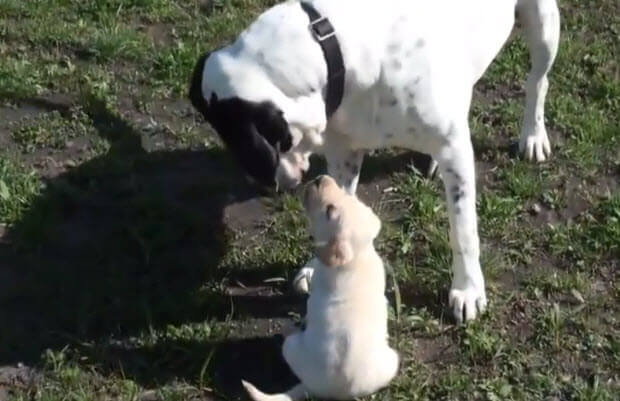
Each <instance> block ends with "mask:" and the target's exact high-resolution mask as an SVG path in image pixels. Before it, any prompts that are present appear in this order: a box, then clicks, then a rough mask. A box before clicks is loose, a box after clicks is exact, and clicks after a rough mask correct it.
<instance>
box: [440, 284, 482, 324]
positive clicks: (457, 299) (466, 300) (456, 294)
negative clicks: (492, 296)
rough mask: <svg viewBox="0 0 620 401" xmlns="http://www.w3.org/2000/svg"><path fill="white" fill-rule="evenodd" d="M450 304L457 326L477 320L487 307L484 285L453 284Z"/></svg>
mask: <svg viewBox="0 0 620 401" xmlns="http://www.w3.org/2000/svg"><path fill="white" fill-rule="evenodd" d="M449 302H450V307H451V308H452V313H453V315H454V319H455V320H456V323H457V324H462V323H463V322H464V321H465V322H467V321H470V320H473V319H475V318H476V316H478V315H480V314H481V313H482V312H484V310H485V309H486V307H487V297H486V294H485V291H484V284H482V286H475V285H472V284H471V283H463V284H461V283H457V282H453V283H452V289H451V290H450V295H449Z"/></svg>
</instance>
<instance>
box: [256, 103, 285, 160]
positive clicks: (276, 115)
mask: <svg viewBox="0 0 620 401" xmlns="http://www.w3.org/2000/svg"><path fill="white" fill-rule="evenodd" d="M253 120H254V124H256V128H258V131H259V132H260V134H261V135H262V136H263V137H265V139H267V141H268V142H269V143H270V144H271V145H272V146H276V144H277V143H279V144H280V151H281V152H287V151H288V150H289V149H290V148H291V147H292V146H293V136H292V135H291V131H290V130H289V127H288V123H287V122H286V120H285V119H284V113H283V112H282V110H280V109H279V108H278V107H276V105H274V104H273V103H272V102H262V103H260V104H259V105H258V108H257V110H256V113H255V115H254V118H253Z"/></svg>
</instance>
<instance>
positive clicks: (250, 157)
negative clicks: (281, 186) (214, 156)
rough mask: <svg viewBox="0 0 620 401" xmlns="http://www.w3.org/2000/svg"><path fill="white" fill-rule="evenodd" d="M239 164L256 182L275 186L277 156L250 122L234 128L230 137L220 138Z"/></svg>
mask: <svg viewBox="0 0 620 401" xmlns="http://www.w3.org/2000/svg"><path fill="white" fill-rule="evenodd" d="M222 138H223V140H224V142H225V143H226V145H227V146H228V147H229V148H230V149H231V150H232V151H233V153H234V154H235V156H236V158H237V160H238V161H239V163H240V164H241V165H242V166H243V168H244V169H245V171H246V172H248V173H249V174H250V175H251V176H252V177H253V178H254V179H255V180H256V181H258V182H259V183H261V184H262V185H265V186H273V185H274V184H275V176H276V169H277V167H278V163H279V155H278V153H277V152H276V150H275V148H274V147H273V146H272V145H271V144H269V142H268V141H267V139H266V138H264V137H263V136H262V135H261V134H259V132H258V130H257V128H256V126H255V125H254V124H252V123H251V122H249V121H247V122H243V123H242V124H240V125H238V126H237V127H235V128H234V134H233V135H232V136H227V137H222Z"/></svg>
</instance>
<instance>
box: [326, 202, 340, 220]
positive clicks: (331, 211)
mask: <svg viewBox="0 0 620 401" xmlns="http://www.w3.org/2000/svg"><path fill="white" fill-rule="evenodd" d="M325 214H326V215H327V219H329V220H333V219H335V218H336V214H337V211H336V206H334V205H332V204H331V203H330V204H329V205H327V208H325Z"/></svg>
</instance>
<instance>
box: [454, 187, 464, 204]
mask: <svg viewBox="0 0 620 401" xmlns="http://www.w3.org/2000/svg"><path fill="white" fill-rule="evenodd" d="M450 192H451V193H452V201H453V202H454V204H455V205H456V204H457V203H458V202H459V200H461V198H463V196H465V192H464V191H463V189H462V188H461V186H460V185H459V184H457V185H454V186H453V187H452V188H451V189H450Z"/></svg>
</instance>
